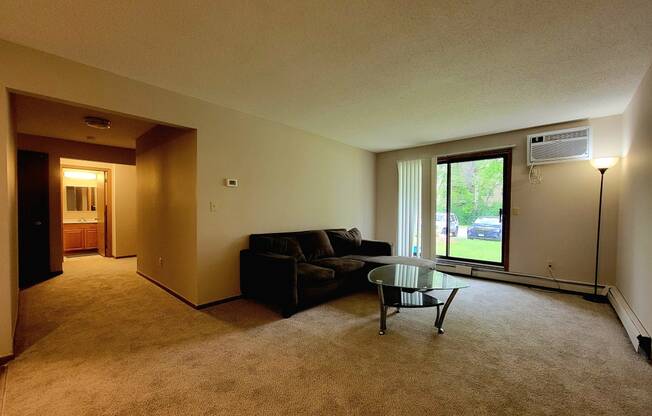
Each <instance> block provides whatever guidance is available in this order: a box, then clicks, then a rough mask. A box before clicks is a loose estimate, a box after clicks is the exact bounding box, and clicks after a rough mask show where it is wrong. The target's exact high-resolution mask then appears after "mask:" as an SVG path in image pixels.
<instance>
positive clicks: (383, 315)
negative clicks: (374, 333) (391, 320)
mask: <svg viewBox="0 0 652 416" xmlns="http://www.w3.org/2000/svg"><path fill="white" fill-rule="evenodd" d="M377 286H378V302H379V303H380V331H378V335H385V331H386V330H387V306H385V294H384V293H383V285H381V284H377Z"/></svg>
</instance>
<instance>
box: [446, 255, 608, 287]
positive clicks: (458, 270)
mask: <svg viewBox="0 0 652 416" xmlns="http://www.w3.org/2000/svg"><path fill="white" fill-rule="evenodd" d="M437 270H439V271H442V272H448V273H455V274H461V275H466V276H471V277H479V278H482V279H490V280H498V281H501V282H508V283H518V284H522V285H528V286H536V287H542V288H546V289H557V290H564V291H568V292H577V293H593V284H591V283H586V282H578V281H575V280H564V279H553V278H551V277H545V276H537V275H532V274H524V273H515V272H506V271H503V270H491V269H485V268H475V267H469V266H467V265H463V266H458V265H452V264H439V263H438V264H437ZM608 289H609V287H608V286H604V285H598V294H602V295H606V294H607V291H608Z"/></svg>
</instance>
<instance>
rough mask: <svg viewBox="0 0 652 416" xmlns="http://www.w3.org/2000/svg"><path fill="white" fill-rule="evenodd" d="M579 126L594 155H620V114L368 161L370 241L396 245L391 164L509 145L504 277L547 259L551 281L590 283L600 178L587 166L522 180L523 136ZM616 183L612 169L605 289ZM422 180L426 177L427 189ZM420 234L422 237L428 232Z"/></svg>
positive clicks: (537, 267) (611, 259)
mask: <svg viewBox="0 0 652 416" xmlns="http://www.w3.org/2000/svg"><path fill="white" fill-rule="evenodd" d="M586 124H589V125H591V126H592V128H593V139H594V149H593V150H594V156H595V157H600V156H607V155H614V154H620V151H621V150H620V147H621V140H622V120H621V117H620V116H612V117H604V118H599V119H593V120H588V121H578V122H572V123H563V124H558V125H552V126H545V127H541V128H533V129H526V130H519V131H513V132H506V133H500V134H494V135H490V136H483V137H477V138H470V139H465V140H458V141H453V142H447V143H441V144H434V145H430V146H423V147H417V148H411V149H405V150H400V151H394V152H386V153H379V154H378V155H377V159H376V175H377V177H376V237H377V238H378V239H381V240H388V241H392V242H395V240H396V232H397V231H396V218H397V181H398V178H397V167H396V163H397V161H398V160H400V159H418V158H424V159H428V160H430V159H432V158H433V157H434V156H436V155H445V154H453V153H463V152H473V151H478V150H482V149H488V148H494V147H500V146H509V145H515V147H514V149H513V161H512V207H518V208H520V215H517V216H515V215H512V217H511V232H510V253H509V260H510V266H509V269H510V271H513V272H520V273H525V274H533V275H540V276H547V275H548V273H547V261H548V260H552V262H553V268H554V272H555V276H556V277H558V278H561V279H567V280H576V281H584V282H592V281H593V270H594V258H595V233H596V223H597V214H598V213H597V204H598V193H599V187H600V175H599V173H598V172H597V171H596V170H595V169H593V168H592V167H591V165H590V164H589V162H572V163H571V162H569V163H559V164H551V165H545V166H542V167H541V171H542V174H543V182H542V183H541V184H538V185H532V184H530V183H529V181H528V168H527V166H526V147H525V140H526V136H527V135H528V134H531V133H535V132H542V131H548V130H556V129H561V128H567V127H575V126H581V125H586ZM618 179H619V173H618V167H616V168H614V169H612V170H610V171H609V172H608V173H607V175H606V177H605V205H604V207H603V209H604V211H603V212H604V214H603V221H604V222H603V224H602V225H603V232H602V238H601V244H602V250H601V252H602V253H603V255H602V265H601V280H602V281H603V282H608V283H613V282H614V281H615V265H616V257H615V237H616V218H617V211H618V183H619V181H618ZM429 181H430V179H429V178H428V179H427V182H428V183H427V186H429ZM424 195H429V194H428V193H426V194H424ZM424 198H425V199H426V200H427V201H425V203H424V205H425V206H424V210H425V212H430V201H429V200H428V198H429V197H427V196H426V197H424ZM424 222H425V221H424ZM423 235H424V236H429V231H428V232H424V233H423ZM426 248H428V247H426ZM424 252H428V251H426V250H424Z"/></svg>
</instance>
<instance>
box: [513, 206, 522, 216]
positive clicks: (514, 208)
mask: <svg viewBox="0 0 652 416" xmlns="http://www.w3.org/2000/svg"><path fill="white" fill-rule="evenodd" d="M520 213H521V208H520V207H512V214H513V215H519V214H520Z"/></svg>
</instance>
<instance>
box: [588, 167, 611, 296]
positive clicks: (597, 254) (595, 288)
mask: <svg viewBox="0 0 652 416" xmlns="http://www.w3.org/2000/svg"><path fill="white" fill-rule="evenodd" d="M598 171H600V200H599V202H598V238H597V242H596V247H595V279H594V281H593V293H589V294H586V295H584V299H586V300H588V301H590V302H595V303H608V302H609V299H608V298H607V296H605V295H598V267H599V265H600V224H601V223H602V190H603V188H604V173H605V172H606V171H607V168H598Z"/></svg>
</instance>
